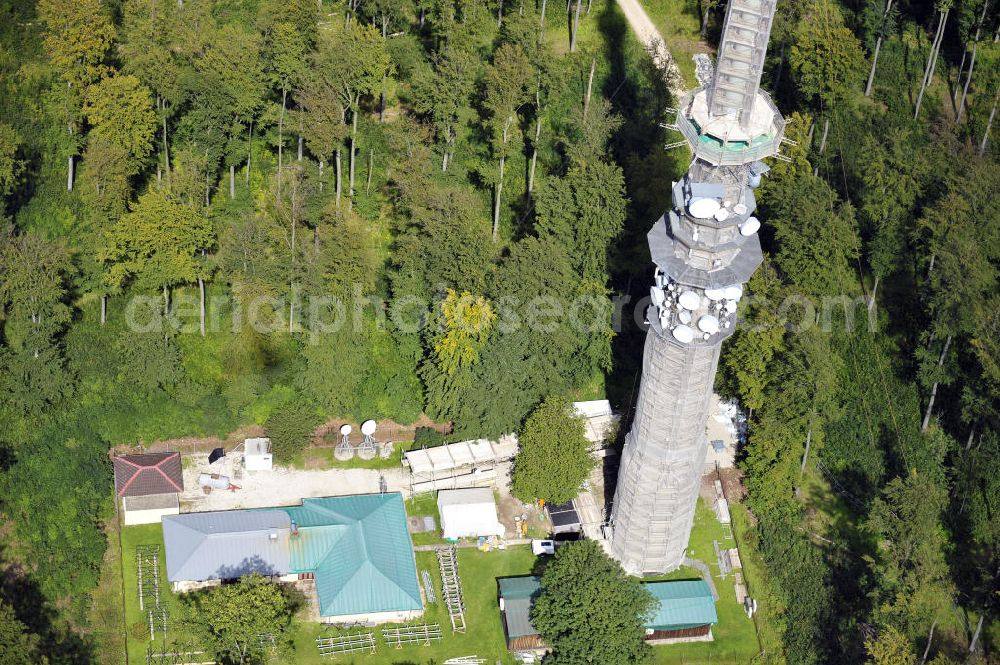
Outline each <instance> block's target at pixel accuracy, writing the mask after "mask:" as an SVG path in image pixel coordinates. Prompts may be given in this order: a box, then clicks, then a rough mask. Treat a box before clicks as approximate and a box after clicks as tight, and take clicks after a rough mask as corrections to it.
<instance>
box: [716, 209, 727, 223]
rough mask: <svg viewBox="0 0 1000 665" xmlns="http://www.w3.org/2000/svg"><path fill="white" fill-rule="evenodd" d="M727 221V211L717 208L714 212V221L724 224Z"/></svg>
mask: <svg viewBox="0 0 1000 665" xmlns="http://www.w3.org/2000/svg"><path fill="white" fill-rule="evenodd" d="M727 219H729V211H728V210H726V209H725V208H719V209H718V210H717V211H715V221H717V222H724V221H726V220H727Z"/></svg>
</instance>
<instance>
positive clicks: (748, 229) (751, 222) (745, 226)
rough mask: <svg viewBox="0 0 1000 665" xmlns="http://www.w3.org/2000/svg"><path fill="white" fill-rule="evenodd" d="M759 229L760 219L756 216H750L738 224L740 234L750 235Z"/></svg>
mask: <svg viewBox="0 0 1000 665" xmlns="http://www.w3.org/2000/svg"><path fill="white" fill-rule="evenodd" d="M759 230H760V220H759V219H757V218H756V217H750V218H749V219H747V221H745V222H743V223H742V224H740V235H743V236H752V235H753V234H755V233H757V231H759Z"/></svg>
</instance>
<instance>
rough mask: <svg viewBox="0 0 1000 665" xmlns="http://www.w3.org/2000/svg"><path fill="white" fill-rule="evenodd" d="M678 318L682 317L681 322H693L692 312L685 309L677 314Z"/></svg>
mask: <svg viewBox="0 0 1000 665" xmlns="http://www.w3.org/2000/svg"><path fill="white" fill-rule="evenodd" d="M677 318H678V319H680V321H681V323H691V312H689V311H687V310H686V309H685V310H683V311H682V312H681V313H680V314H678V315H677Z"/></svg>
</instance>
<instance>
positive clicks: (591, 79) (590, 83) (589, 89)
mask: <svg viewBox="0 0 1000 665" xmlns="http://www.w3.org/2000/svg"><path fill="white" fill-rule="evenodd" d="M596 67H597V58H591V59H590V76H588V77H587V96H586V97H584V99H583V119H584V121H586V120H587V112H588V111H589V110H590V94H591V92H592V91H593V88H594V69H595V68H596Z"/></svg>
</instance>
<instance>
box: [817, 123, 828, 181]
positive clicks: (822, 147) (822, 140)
mask: <svg viewBox="0 0 1000 665" xmlns="http://www.w3.org/2000/svg"><path fill="white" fill-rule="evenodd" d="M829 132H830V118H829V117H827V118H825V119H824V120H823V137H822V138H820V140H819V154H821V155H822V154H823V153H824V152H826V136H827V134H829ZM818 175H819V164H817V165H816V167H815V168H814V169H813V176H814V177H815V176H818Z"/></svg>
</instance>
